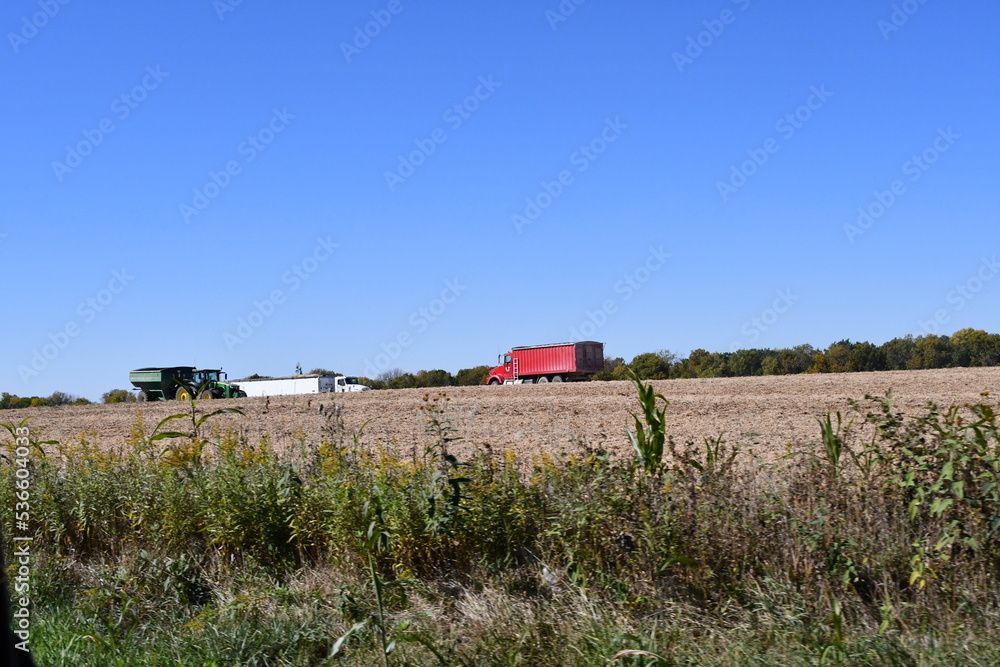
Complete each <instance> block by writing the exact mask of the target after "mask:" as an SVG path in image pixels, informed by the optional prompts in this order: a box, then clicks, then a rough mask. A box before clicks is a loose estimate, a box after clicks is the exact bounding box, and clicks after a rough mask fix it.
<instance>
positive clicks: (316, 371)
mask: <svg viewBox="0 0 1000 667" xmlns="http://www.w3.org/2000/svg"><path fill="white" fill-rule="evenodd" d="M309 375H339V373H335V372H334V371H328V370H327V369H325V368H314V369H312V370H311V371H309Z"/></svg>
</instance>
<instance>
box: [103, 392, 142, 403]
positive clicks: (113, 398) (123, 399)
mask: <svg viewBox="0 0 1000 667" xmlns="http://www.w3.org/2000/svg"><path fill="white" fill-rule="evenodd" d="M101 401H103V402H104V403H134V402H135V395H134V394H133V393H132V392H130V391H129V390H128V389H112V390H111V391H106V392H104V393H103V394H101Z"/></svg>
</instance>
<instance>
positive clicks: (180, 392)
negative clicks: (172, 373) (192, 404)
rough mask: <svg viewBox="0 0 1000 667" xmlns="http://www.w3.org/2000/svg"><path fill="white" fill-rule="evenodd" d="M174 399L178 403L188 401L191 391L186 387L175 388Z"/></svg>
mask: <svg viewBox="0 0 1000 667" xmlns="http://www.w3.org/2000/svg"><path fill="white" fill-rule="evenodd" d="M174 398H176V399H177V400H178V401H190V400H191V390H190V389H188V388H187V387H177V393H176V394H174Z"/></svg>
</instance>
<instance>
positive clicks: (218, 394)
mask: <svg viewBox="0 0 1000 667" xmlns="http://www.w3.org/2000/svg"><path fill="white" fill-rule="evenodd" d="M128 379H129V381H131V382H132V384H133V385H134V386H135V387H136V388H137V389H138V390H139V396H138V399H139V400H140V401H168V400H170V399H177V400H178V401H190V400H191V399H192V398H198V399H202V400H207V399H212V398H244V397H245V396H246V392H244V391H242V390H241V389H240V387H239V385H236V384H232V383H230V382H226V374H225V373H223V372H222V371H221V370H219V369H214V368H195V367H194V366H171V367H168V368H139V369H137V370H134V371H132V372H131V373H129V374H128Z"/></svg>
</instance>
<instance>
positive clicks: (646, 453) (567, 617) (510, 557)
mask: <svg viewBox="0 0 1000 667" xmlns="http://www.w3.org/2000/svg"><path fill="white" fill-rule="evenodd" d="M634 382H635V384H636V388H637V390H638V392H639V409H638V410H637V413H636V415H635V422H634V424H632V425H631V426H632V427H634V428H633V430H632V433H631V438H630V439H631V441H632V444H633V447H634V449H635V456H634V457H633V458H632V459H620V458H613V457H610V456H609V455H607V454H606V453H605V452H603V451H600V450H598V449H594V448H591V447H588V445H587V443H573V444H572V446H567V447H566V448H564V450H563V451H564V453H562V454H559V455H551V456H543V457H541V458H539V459H537V460H534V461H531V462H527V463H529V465H525V463H526V462H523V461H518V460H516V459H515V457H514V455H513V454H512V453H510V452H508V451H503V450H496V449H493V448H491V447H490V446H489V445H485V444H484V445H481V446H480V447H479V448H478V453H477V454H476V455H475V456H474V457H473V458H471V459H470V460H464V461H460V460H458V459H456V457H455V456H454V455H453V454H452V452H451V451H450V450H451V445H452V443H454V441H455V440H456V439H457V438H458V437H459V435H460V434H457V433H456V432H455V430H454V429H453V428H452V427H451V426H450V422H449V420H448V411H447V407H446V406H447V402H448V398H447V396H444V395H443V394H437V395H428V396H427V397H426V398H425V408H424V409H425V410H426V416H427V424H428V426H427V432H426V433H425V434H414V441H415V442H418V443H420V444H419V445H418V446H416V447H415V449H414V455H413V457H412V458H411V459H410V460H399V459H398V458H395V457H389V456H387V455H385V454H383V453H380V452H379V451H378V450H377V449H376V448H374V447H372V446H369V445H367V444H366V442H365V436H364V433H363V431H362V432H358V433H348V432H346V429H345V428H344V426H343V422H342V420H341V413H340V409H339V408H338V407H337V406H335V405H334V406H332V407H331V406H325V407H324V408H322V409H324V410H325V411H326V412H325V414H326V417H327V428H326V429H325V435H324V437H323V438H322V439H321V441H318V442H312V441H306V439H305V438H301V439H300V440H299V441H298V443H297V446H296V447H294V448H293V449H292V450H290V451H282V452H278V451H276V450H275V448H274V447H272V446H271V444H270V443H269V442H268V441H267V439H266V438H265V439H262V440H261V441H259V442H248V441H247V440H246V439H244V438H241V437H240V436H239V434H238V432H237V431H234V430H230V429H226V430H223V429H220V428H217V427H215V426H213V423H212V417H213V416H214V415H215V414H217V413H218V412H221V411H216V412H212V413H208V414H201V413H200V412H199V409H198V406H197V405H196V404H195V403H194V402H192V404H191V406H190V407H191V413H190V414H189V415H175V416H173V417H170V418H168V419H166V420H164V421H163V422H161V423H160V424H158V425H156V426H155V428H149V427H148V426H147V425H146V424H144V423H143V422H142V420H141V418H138V419H137V421H136V422H135V424H134V427H133V430H132V434H131V436H130V437H129V438H128V439H127V441H126V442H125V443H123V444H122V445H121V446H120V447H118V448H116V449H113V450H110V451H109V450H102V449H99V448H97V447H96V446H94V445H93V444H92V443H90V442H88V440H87V438H86V436H85V435H81V436H80V438H79V439H78V440H77V441H74V442H64V443H60V444H57V445H56V447H55V449H52V448H51V447H50V448H49V450H50V451H58V455H50V456H45V454H44V452H43V448H42V447H41V446H40V445H39V444H36V446H35V448H34V454H33V459H32V470H31V485H32V507H31V518H32V522H33V524H32V528H33V530H34V535H35V538H34V545H33V550H34V557H35V559H36V560H35V564H34V570H33V573H32V578H31V586H32V604H33V613H34V616H33V619H34V621H33V626H32V628H33V633H32V636H31V647H32V651H33V653H34V654H35V657H36V660H37V662H38V664H42V665H101V666H105V665H177V664H183V665H210V664H214V665H323V664H330V665H337V664H345V665H346V664H350V665H554V666H559V665H607V664H614V665H646V666H649V665H704V664H718V665H752V664H761V665H764V664H767V665H770V664H845V665H956V664H968V665H985V664H1000V643H998V642H997V641H996V637H997V636H998V631H1000V608H998V604H1000V586H998V584H997V575H998V572H1000V539H998V538H1000V431H998V427H997V420H996V415H995V414H994V411H993V409H992V408H991V407H990V406H989V405H987V404H985V402H984V404H980V405H967V406H953V407H948V408H939V407H938V406H935V405H928V406H927V408H926V411H925V412H924V413H923V414H921V415H918V416H904V415H902V414H900V413H899V412H898V411H897V410H895V409H894V408H893V404H892V399H891V395H890V396H886V397H870V396H869V397H866V398H865V400H864V401H859V402H857V403H852V405H851V409H850V410H849V411H848V412H847V414H844V415H841V414H836V415H830V414H827V415H825V416H823V417H822V418H820V419H818V422H819V423H818V424H817V441H816V442H815V443H800V444H799V445H797V446H791V445H790V446H789V448H788V451H787V453H786V455H785V456H784V457H783V458H782V459H781V460H780V461H779V462H777V463H764V462H763V461H762V460H760V459H757V458H756V457H755V455H754V453H753V451H752V450H751V449H750V448H749V447H746V446H743V445H740V444H738V443H733V444H730V443H727V442H726V441H725V439H724V438H723V436H721V435H715V436H713V437H709V438H706V439H705V440H704V441H703V442H700V443H698V442H687V443H683V444H678V443H675V442H674V441H673V439H672V438H670V435H669V433H668V432H667V430H666V426H665V423H666V419H665V415H666V414H667V412H666V410H667V402H666V400H665V399H664V397H662V396H660V395H658V394H655V393H654V392H653V390H652V388H651V387H650V386H648V385H644V384H643V383H642V382H641V381H639V380H634ZM178 424H180V425H183V426H182V427H178V426H177V425H178ZM15 426H16V425H15V424H9V425H7V428H8V430H12V429H14V428H15ZM170 429H176V430H170ZM10 440H13V438H11V439H10ZM555 449H557V448H556V447H554V448H553V450H555ZM0 474H2V475H3V477H4V479H5V480H6V481H7V483H5V484H4V485H3V490H2V494H3V496H4V502H3V503H2V505H0V511H2V516H0V521H2V525H3V526H5V527H6V526H11V525H13V521H14V516H13V500H14V497H13V494H14V488H15V487H14V484H13V481H14V470H13V468H12V466H11V462H10V459H9V458H8V457H6V456H5V457H4V459H2V460H0ZM7 548H8V549H10V548H11V545H10V544H9V543H8V545H7Z"/></svg>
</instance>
